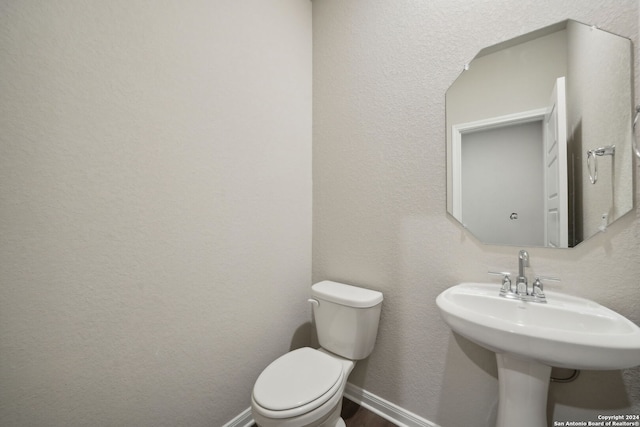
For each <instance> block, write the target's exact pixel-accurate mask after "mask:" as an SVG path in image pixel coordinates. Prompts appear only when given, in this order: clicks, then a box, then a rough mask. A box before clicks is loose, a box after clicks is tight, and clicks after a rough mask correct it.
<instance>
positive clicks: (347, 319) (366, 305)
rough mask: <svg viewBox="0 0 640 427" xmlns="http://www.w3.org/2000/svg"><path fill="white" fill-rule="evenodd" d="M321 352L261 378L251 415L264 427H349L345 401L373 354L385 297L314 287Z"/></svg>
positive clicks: (274, 367)
mask: <svg viewBox="0 0 640 427" xmlns="http://www.w3.org/2000/svg"><path fill="white" fill-rule="evenodd" d="M311 295H312V297H313V298H311V299H310V300H309V301H310V302H311V303H312V304H313V314H314V320H315V324H316V330H317V333H318V341H319V343H320V346H321V348H319V349H313V348H310V347H303V348H300V349H297V350H293V351H291V352H289V353H286V354H285V355H283V356H281V357H279V358H278V359H276V360H275V361H273V362H272V363H271V364H270V365H269V366H267V367H266V368H265V369H264V371H262V373H261V374H260V376H259V377H258V379H257V380H256V383H255V385H254V387H253V393H252V394H251V412H252V415H253V418H254V421H255V422H256V424H258V426H260V427H343V426H344V421H343V420H342V419H341V418H340V412H341V409H342V395H343V392H344V388H345V386H346V383H347V378H348V376H349V374H350V373H351V371H352V370H353V367H354V366H355V363H356V361H357V360H360V359H364V358H366V357H368V356H369V354H371V352H372V351H373V347H374V344H375V340H376V335H377V331H378V322H379V319H380V310H381V305H382V299H383V297H382V294H381V293H380V292H377V291H372V290H368V289H364V288H360V287H356V286H351V285H345V284H342V283H337V282H331V281H323V282H319V283H316V284H315V285H313V286H312V287H311Z"/></svg>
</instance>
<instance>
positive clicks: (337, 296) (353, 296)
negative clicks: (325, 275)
mask: <svg viewBox="0 0 640 427" xmlns="http://www.w3.org/2000/svg"><path fill="white" fill-rule="evenodd" d="M311 295H312V296H313V297H315V298H318V299H322V300H325V301H329V302H333V303H336V304H340V305H346V306H348V307H355V308H368V307H373V306H376V305H378V304H380V303H381V302H382V293H381V292H378V291H372V290H371V289H364V288H360V287H358V286H351V285H345V284H344V283H338V282H332V281H330V280H324V281H322V282H318V283H316V284H315V285H313V286H312V287H311Z"/></svg>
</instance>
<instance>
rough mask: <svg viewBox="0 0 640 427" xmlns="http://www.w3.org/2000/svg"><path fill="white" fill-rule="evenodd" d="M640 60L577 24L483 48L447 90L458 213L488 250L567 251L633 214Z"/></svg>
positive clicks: (451, 197)
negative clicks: (637, 63)
mask: <svg viewBox="0 0 640 427" xmlns="http://www.w3.org/2000/svg"><path fill="white" fill-rule="evenodd" d="M631 61H632V47H631V41H630V40H629V39H627V38H624V37H620V36H617V35H614V34H611V33H608V32H606V31H602V30H599V29H597V28H595V27H592V26H588V25H584V24H581V23H578V22H576V21H571V20H568V21H565V22H561V23H559V24H555V25H552V26H550V27H546V28H543V29H541V30H538V31H534V32H532V33H529V34H526V35H523V36H520V37H517V38H515V39H513V40H509V41H507V42H504V43H501V44H499V45H496V46H492V47H489V48H486V49H483V50H482V51H480V53H478V55H477V56H476V57H475V58H474V59H473V61H471V63H470V64H469V65H468V67H465V71H464V72H463V73H462V74H461V75H460V77H459V78H458V79H456V81H455V82H454V83H453V85H451V87H450V88H449V90H448V91H447V94H446V105H447V107H446V123H447V165H448V167H447V211H448V212H449V213H450V214H451V215H453V216H454V217H455V218H456V219H457V220H458V221H460V222H461V223H462V224H463V226H464V227H465V228H467V229H468V230H469V231H470V232H471V233H473V234H474V235H475V236H476V237H477V238H478V239H479V240H480V241H482V242H483V243H487V244H504V245H517V246H546V247H559V248H568V247H574V246H576V245H577V244H579V243H580V242H582V241H584V240H586V239H588V238H589V237H591V236H593V235H594V234H595V233H597V232H598V231H603V230H604V229H606V227H607V226H608V225H609V224H610V223H612V222H613V221H615V220H616V219H618V218H620V217H621V216H622V215H624V214H625V213H627V212H629V211H630V210H631V209H632V207H633V180H632V163H633V161H632V137H633V135H632V105H633V93H632V78H631V70H632V67H631V63H632V62H631ZM596 169H597V179H595V180H594V172H595V171H596Z"/></svg>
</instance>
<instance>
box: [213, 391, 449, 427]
mask: <svg viewBox="0 0 640 427" xmlns="http://www.w3.org/2000/svg"><path fill="white" fill-rule="evenodd" d="M344 396H345V397H346V398H347V399H349V400H351V401H353V402H355V403H357V404H358V405H360V406H362V407H363V408H366V409H368V410H370V411H371V412H373V413H375V414H377V415H379V416H381V417H382V418H384V419H385V420H387V421H391V422H392V423H393V424H395V425H397V426H398V427H440V426H438V425H437V424H434V423H432V422H431V421H428V420H426V419H424V418H422V417H420V416H418V415H416V414H414V413H413V412H409V411H407V410H405V409H402V408H401V407H399V406H397V405H394V404H393V403H391V402H389V401H387V400H384V399H383V398H381V397H379V396H376V395H375V394H373V393H369V392H368V391H366V390H363V389H361V388H360V387H358V386H355V385H353V384H351V383H347V385H346V386H345V389H344ZM252 424H253V418H252V417H251V408H247V409H245V410H244V411H243V412H242V413H241V414H240V415H238V416H237V417H235V418H234V419H232V420H231V421H229V422H228V423H226V424H225V425H224V426H222V427H250V426H251V425H252Z"/></svg>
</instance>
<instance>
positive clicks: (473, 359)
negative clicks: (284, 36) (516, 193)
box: [313, 0, 640, 427]
mask: <svg viewBox="0 0 640 427" xmlns="http://www.w3.org/2000/svg"><path fill="white" fill-rule="evenodd" d="M566 18H574V19H577V20H579V21H582V22H586V23H594V24H598V25H599V26H600V27H601V28H603V29H605V30H609V31H612V32H615V33H618V34H622V35H624V36H628V37H630V38H631V39H632V40H633V41H634V43H635V45H636V46H637V41H638V40H637V36H638V34H637V27H638V2H637V1H636V0H626V1H619V0H608V1H602V0H588V1H585V0H570V1H566V0H545V1H536V2H533V1H528V2H523V1H520V0H506V1H500V2H493V1H491V2H479V1H478V2H469V1H468V0H454V1H451V0H434V1H422V2H417V1H409V0H399V1H393V2H389V1H379V0H378V1H376V0H374V1H371V0H366V1H365V0H355V1H342V0H322V1H315V2H314V3H313V28H314V34H313V36H314V37H313V40H314V41H313V43H314V46H313V48H314V69H313V73H314V135H313V136H314V144H313V167H314V175H313V179H314V222H313V227H314V238H313V278H314V280H321V279H334V280H341V281H345V282H348V283H354V284H361V285H364V286H368V287H371V288H374V289H377V290H381V291H382V292H384V294H385V302H384V304H383V311H382V318H381V323H380V333H379V336H378V342H377V345H376V348H375V350H374V352H373V354H372V356H371V357H370V358H369V359H368V360H367V361H364V362H359V363H358V365H357V366H356V368H355V370H354V372H353V374H352V376H351V381H352V382H354V383H355V384H356V385H358V386H361V387H363V388H365V389H366V390H368V391H370V392H372V393H374V394H377V395H379V396H381V397H383V398H384V399H387V400H389V401H391V402H393V403H395V404H398V405H400V406H401V407H404V408H406V409H408V410H410V411H412V412H415V413H416V414H418V415H421V416H423V417H424V418H427V419H429V420H431V421H433V422H436V423H438V424H440V425H442V426H444V427H454V426H464V425H473V426H491V425H492V420H493V418H494V417H495V405H496V399H497V380H496V367H495V360H494V358H493V355H492V354H491V353H489V352H488V351H485V350H483V349H481V348H479V347H478V346H476V345H474V344H472V343H470V342H468V341H466V340H464V339H462V338H459V337H456V336H454V335H453V334H452V333H451V332H450V330H449V328H448V327H447V326H446V325H445V324H444V323H443V322H442V320H441V319H440V315H439V313H438V310H437V308H436V305H435V298H436V296H437V295H438V294H439V293H440V292H441V291H442V290H444V289H446V288H447V287H449V286H452V285H455V284H456V283H459V282H462V281H470V280H471V281H473V280H475V281H489V280H492V278H491V277H489V276H487V274H486V272H487V270H493V269H500V271H502V270H504V269H509V270H511V271H514V270H515V268H516V267H517V263H516V262H517V251H518V248H513V247H504V246H485V245H482V244H480V243H478V241H477V240H476V239H475V238H473V237H472V236H470V235H469V234H468V233H466V232H465V231H464V230H463V229H462V228H461V227H460V226H459V225H458V223H457V222H456V221H455V220H453V219H452V218H450V217H449V216H448V215H447V214H446V171H445V121H444V120H445V106H444V94H445V91H446V90H447V88H448V87H449V85H450V84H451V83H452V82H453V81H454V80H455V79H456V77H457V76H458V75H459V73H460V72H461V71H462V67H463V65H464V64H465V63H467V62H469V60H470V59H471V58H473V56H474V55H475V54H476V53H477V52H478V51H479V50H480V49H481V48H483V47H485V46H490V45H493V44H496V43H498V42H501V41H504V40H508V39H510V38H513V37H515V36H517V35H519V34H522V33H525V32H528V31H531V30H534V29H537V28H540V27H544V26H547V25H550V24H553V23H555V22H558V21H561V20H564V19H566ZM636 58H637V55H636ZM636 69H637V68H636ZM637 81H638V79H637V72H636V82H637ZM637 216H638V213H637V209H636V211H635V212H632V213H631V214H629V215H626V216H625V217H623V218H622V219H621V220H620V221H618V222H616V223H615V224H614V225H612V226H611V227H609V229H608V231H607V232H606V233H601V234H598V235H597V236H595V237H594V238H592V239H591V240H589V241H588V242H586V243H584V244H581V245H580V246H578V247H577V248H575V249H567V250H557V249H555V250H554V249H545V248H534V249H530V251H529V252H530V255H531V269H532V270H533V271H534V272H536V273H538V274H552V275H557V276H559V277H561V278H562V279H563V281H562V282H561V283H559V284H552V285H550V288H553V289H557V290H560V291H563V292H567V293H570V294H574V295H580V296H584V297H587V298H591V299H594V300H596V301H598V302H600V303H602V304H605V305H608V306H609V307H611V308H613V309H615V310H617V311H619V312H620V313H622V314H624V315H625V316H627V317H629V318H631V319H632V320H634V321H635V322H636V323H640V310H638V307H639V304H640V286H639V282H638V277H640V263H639V262H638V259H637V258H638V256H639V255H640V221H639V220H638V219H637ZM497 286H498V282H497V281H496V287H497ZM559 375H560V373H559ZM549 406H550V408H549V409H550V413H551V414H552V415H553V417H554V418H555V419H560V420H562V419H564V420H572V419H581V418H583V417H586V416H595V415H597V414H599V413H617V414H621V413H639V412H640V370H639V369H637V368H636V369H630V370H626V371H622V372H621V371H613V372H583V374H582V375H581V376H580V378H579V379H578V380H577V381H575V382H573V383H570V384H553V385H552V386H551V390H550V404H549Z"/></svg>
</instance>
